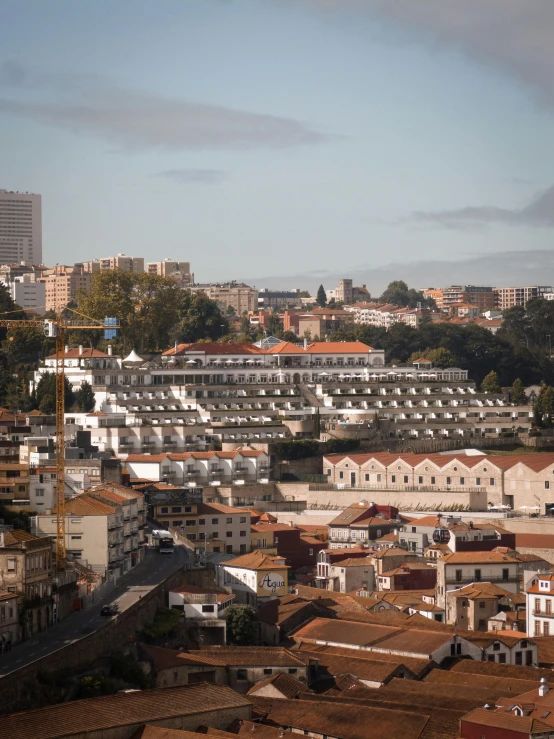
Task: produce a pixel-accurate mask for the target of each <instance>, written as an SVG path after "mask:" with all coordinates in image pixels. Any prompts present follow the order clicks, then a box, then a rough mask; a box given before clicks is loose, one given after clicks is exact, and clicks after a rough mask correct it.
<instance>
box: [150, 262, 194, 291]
mask: <svg viewBox="0 0 554 739" xmlns="http://www.w3.org/2000/svg"><path fill="white" fill-rule="evenodd" d="M146 272H147V273H148V274H149V275H159V276H160V277H171V278H172V279H174V280H175V281H176V282H178V283H179V284H180V285H182V286H183V287H187V286H188V285H191V284H192V283H193V282H194V275H193V274H192V273H191V271H190V262H179V261H175V260H173V259H164V260H163V261H161V262H148V264H147V265H146Z"/></svg>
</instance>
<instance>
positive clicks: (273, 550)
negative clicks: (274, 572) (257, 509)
mask: <svg viewBox="0 0 554 739" xmlns="http://www.w3.org/2000/svg"><path fill="white" fill-rule="evenodd" d="M308 529H309V530H308V531H306V530H305V529H303V528H302V527H301V526H296V525H294V524H293V523H292V522H291V523H290V524H286V523H277V522H275V523H273V522H272V523H269V522H268V523H266V522H264V521H260V522H258V523H256V524H253V525H252V527H251V537H252V548H253V549H263V550H268V552H269V553H270V554H277V555H279V556H280V557H285V560H286V564H288V565H289V566H290V567H291V569H293V570H296V569H298V568H300V567H307V568H313V567H314V566H315V565H316V563H317V558H318V554H319V552H320V551H321V550H322V549H326V548H327V542H326V541H323V538H324V537H323V536H322V537H321V538H317V537H315V536H313V535H312V534H313V532H312V531H311V527H308Z"/></svg>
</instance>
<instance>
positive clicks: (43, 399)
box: [36, 372, 75, 414]
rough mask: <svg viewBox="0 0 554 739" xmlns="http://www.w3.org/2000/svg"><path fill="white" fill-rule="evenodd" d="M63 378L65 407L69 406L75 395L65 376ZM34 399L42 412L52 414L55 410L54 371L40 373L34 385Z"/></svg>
mask: <svg viewBox="0 0 554 739" xmlns="http://www.w3.org/2000/svg"><path fill="white" fill-rule="evenodd" d="M64 380H65V393H64V396H65V407H66V408H71V407H72V405H73V403H74V402H75V395H74V393H73V390H72V388H71V385H70V383H69V380H68V379H67V377H65V378H64ZM36 399H37V405H38V408H39V410H40V411H41V412H42V413H49V414H53V413H55V412H56V375H55V373H54V372H46V373H44V374H43V375H41V377H40V380H39V381H38V383H37V387H36Z"/></svg>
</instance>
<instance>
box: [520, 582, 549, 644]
mask: <svg viewBox="0 0 554 739" xmlns="http://www.w3.org/2000/svg"><path fill="white" fill-rule="evenodd" d="M525 594H526V598H527V635H528V636H554V623H553V619H554V574H553V573H552V572H545V573H541V574H539V575H538V577H537V578H536V582H535V583H534V584H533V585H531V586H530V587H529V588H527V590H526V591H525Z"/></svg>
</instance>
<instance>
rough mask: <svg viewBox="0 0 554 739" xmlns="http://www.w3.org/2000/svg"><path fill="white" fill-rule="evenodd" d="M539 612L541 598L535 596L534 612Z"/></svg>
mask: <svg viewBox="0 0 554 739" xmlns="http://www.w3.org/2000/svg"><path fill="white" fill-rule="evenodd" d="M540 612H541V599H540V598H535V613H540Z"/></svg>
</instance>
